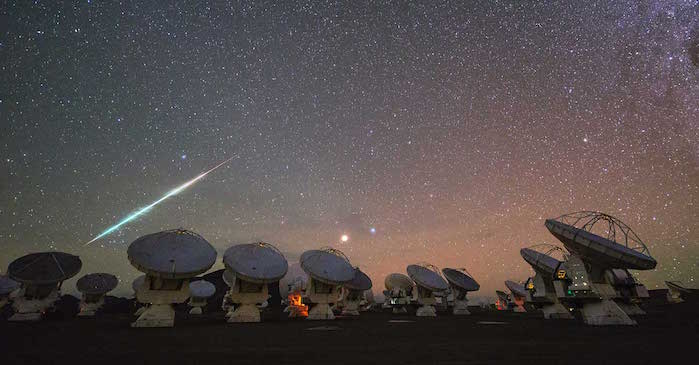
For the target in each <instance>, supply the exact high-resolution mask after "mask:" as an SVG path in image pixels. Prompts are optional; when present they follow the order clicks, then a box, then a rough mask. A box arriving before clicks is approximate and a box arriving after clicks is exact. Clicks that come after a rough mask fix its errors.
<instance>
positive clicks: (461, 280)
mask: <svg viewBox="0 0 699 365" xmlns="http://www.w3.org/2000/svg"><path fill="white" fill-rule="evenodd" d="M442 274H444V277H445V278H446V279H447V281H448V282H449V283H450V284H451V285H454V286H455V287H457V288H460V289H462V290H464V291H477V290H478V289H480V287H481V286H480V285H479V284H478V282H477V281H476V280H475V279H473V277H472V276H471V274H469V273H468V271H466V269H464V268H461V269H450V268H444V269H442Z"/></svg>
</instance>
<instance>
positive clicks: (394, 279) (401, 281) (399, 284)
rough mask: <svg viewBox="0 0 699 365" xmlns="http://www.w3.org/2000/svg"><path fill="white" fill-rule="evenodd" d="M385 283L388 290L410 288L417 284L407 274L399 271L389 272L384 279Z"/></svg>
mask: <svg viewBox="0 0 699 365" xmlns="http://www.w3.org/2000/svg"><path fill="white" fill-rule="evenodd" d="M383 283H384V286H385V287H386V290H389V291H390V290H393V289H399V290H400V289H402V290H410V289H412V287H413V286H415V283H414V282H413V280H412V279H410V278H409V277H408V276H406V275H403V274H399V273H393V274H388V276H386V279H384V282H383Z"/></svg>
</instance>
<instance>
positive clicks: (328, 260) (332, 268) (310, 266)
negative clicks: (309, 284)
mask: <svg viewBox="0 0 699 365" xmlns="http://www.w3.org/2000/svg"><path fill="white" fill-rule="evenodd" d="M299 262H300V263H301V268H302V269H303V271H304V272H306V274H308V276H310V277H312V278H313V279H315V280H318V281H320V282H322V283H326V284H330V285H341V284H344V283H347V282H348V281H351V280H352V279H353V278H354V267H352V265H351V264H350V263H349V260H348V259H347V256H345V255H344V254H343V253H342V252H341V251H339V250H336V249H333V248H324V249H320V250H310V251H306V252H304V253H303V254H302V255H301V259H300V260H299Z"/></svg>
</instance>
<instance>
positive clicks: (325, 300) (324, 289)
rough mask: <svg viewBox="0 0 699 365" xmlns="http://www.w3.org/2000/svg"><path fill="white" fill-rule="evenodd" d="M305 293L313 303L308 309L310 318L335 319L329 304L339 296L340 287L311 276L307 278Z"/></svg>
mask: <svg viewBox="0 0 699 365" xmlns="http://www.w3.org/2000/svg"><path fill="white" fill-rule="evenodd" d="M306 290H307V295H308V298H309V299H310V301H311V303H314V305H313V306H312V307H311V309H310V310H309V311H308V317H307V318H306V319H310V320H326V319H335V314H333V311H332V309H330V305H332V304H334V303H335V302H336V301H337V298H339V296H340V287H339V286H337V285H330V284H326V283H323V282H320V281H318V280H316V279H314V278H313V277H311V278H309V280H308V289H306Z"/></svg>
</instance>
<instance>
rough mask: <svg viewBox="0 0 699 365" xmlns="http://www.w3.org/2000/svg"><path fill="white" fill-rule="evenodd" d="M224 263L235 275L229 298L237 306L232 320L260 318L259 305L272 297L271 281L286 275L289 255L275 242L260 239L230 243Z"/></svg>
mask: <svg viewBox="0 0 699 365" xmlns="http://www.w3.org/2000/svg"><path fill="white" fill-rule="evenodd" d="M223 263H224V265H225V266H226V271H230V272H231V273H233V274H234V275H235V279H234V280H235V281H234V284H233V286H232V287H231V289H230V291H229V298H230V300H231V301H232V302H233V303H234V304H235V305H236V308H235V310H234V311H233V313H231V314H230V316H229V318H228V322H260V310H259V309H258V308H257V305H258V304H262V303H265V302H266V301H267V299H268V298H269V289H268V285H269V284H270V283H274V282H278V281H279V279H281V278H283V277H284V275H286V272H287V270H288V268H289V264H288V263H287V261H286V258H284V255H282V253H281V252H279V250H278V249H277V248H276V247H274V245H272V244H269V243H265V242H258V243H248V244H242V245H235V246H233V247H230V248H229V249H228V250H226V253H225V254H224V255H223Z"/></svg>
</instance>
